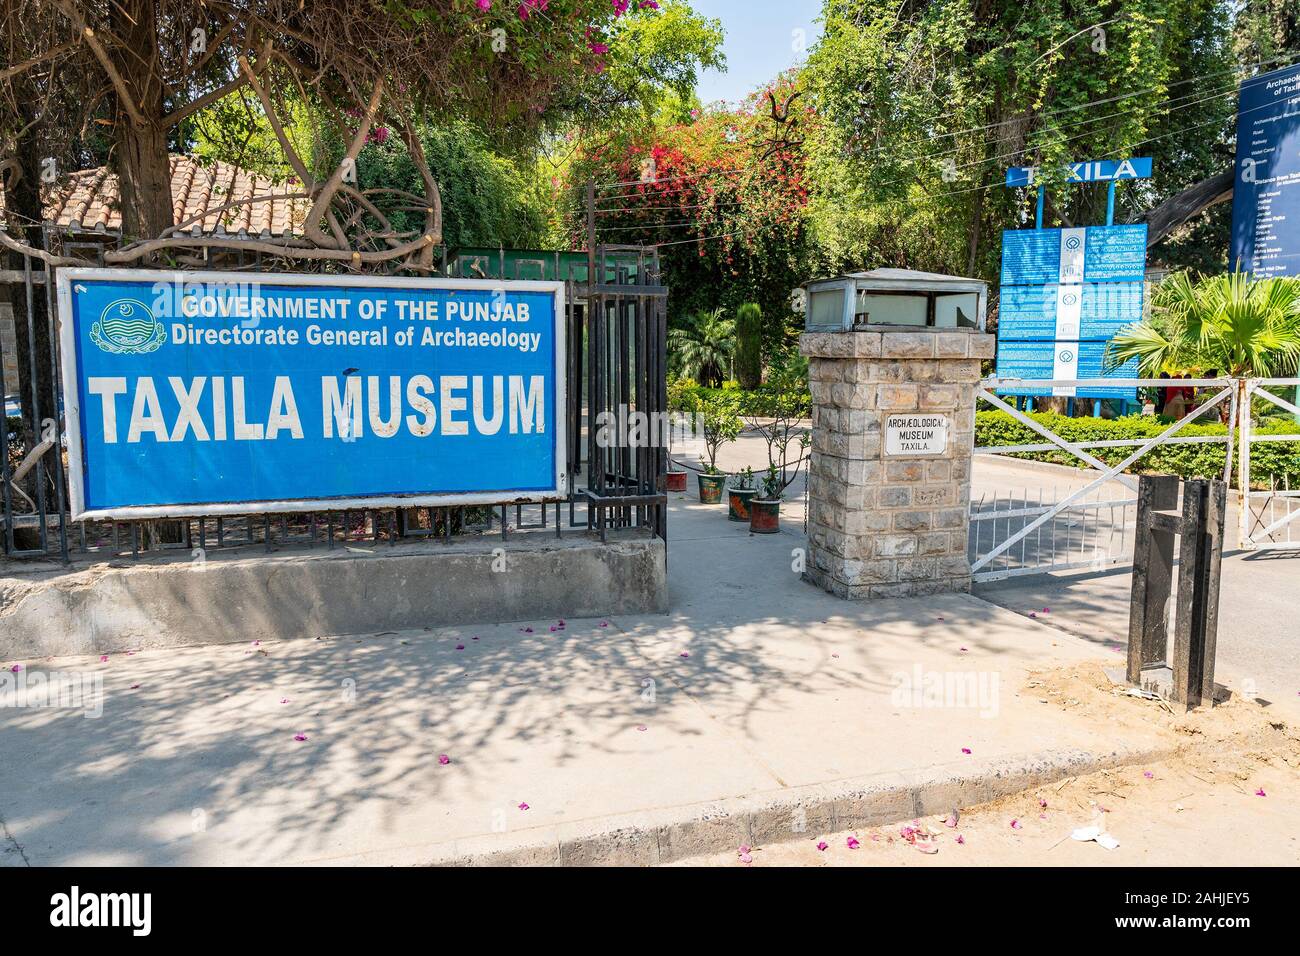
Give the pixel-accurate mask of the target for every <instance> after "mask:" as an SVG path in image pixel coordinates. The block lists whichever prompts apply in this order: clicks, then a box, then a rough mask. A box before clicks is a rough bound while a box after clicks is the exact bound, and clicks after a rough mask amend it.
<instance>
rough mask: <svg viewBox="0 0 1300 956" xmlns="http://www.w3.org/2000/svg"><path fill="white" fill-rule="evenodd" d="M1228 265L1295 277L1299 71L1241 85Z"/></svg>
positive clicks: (1299, 235) (1299, 242) (1299, 244)
mask: <svg viewBox="0 0 1300 956" xmlns="http://www.w3.org/2000/svg"><path fill="white" fill-rule="evenodd" d="M1236 163H1237V164H1236V179H1235V182H1234V183H1233V192H1232V246H1231V252H1230V255H1229V262H1228V265H1229V267H1230V268H1233V269H1240V270H1241V271H1243V272H1251V273H1254V274H1255V275H1257V276H1287V275H1300V65H1296V66H1290V67H1287V68H1286V69H1282V70H1275V71H1274V72H1272V73H1265V74H1264V75H1263V76H1257V77H1254V78H1253V79H1249V80H1246V81H1245V82H1243V83H1242V84H1241V98H1240V106H1239V107H1238V112H1237V160H1236Z"/></svg>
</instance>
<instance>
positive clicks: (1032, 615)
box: [1029, 611, 1038, 617]
mask: <svg viewBox="0 0 1300 956" xmlns="http://www.w3.org/2000/svg"><path fill="white" fill-rule="evenodd" d="M1029 616H1030V617H1038V615H1037V614H1035V613H1034V612H1033V611H1030V612H1029Z"/></svg>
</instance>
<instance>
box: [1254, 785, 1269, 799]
mask: <svg viewBox="0 0 1300 956" xmlns="http://www.w3.org/2000/svg"><path fill="white" fill-rule="evenodd" d="M1255 796H1257V797H1267V796H1268V794H1267V793H1265V792H1264V788H1263V787H1260V788H1259V789H1258V790H1256V791H1255Z"/></svg>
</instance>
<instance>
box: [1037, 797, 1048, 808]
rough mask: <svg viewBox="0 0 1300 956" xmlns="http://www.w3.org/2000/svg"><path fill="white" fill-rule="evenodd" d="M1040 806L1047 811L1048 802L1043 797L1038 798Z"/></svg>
mask: <svg viewBox="0 0 1300 956" xmlns="http://www.w3.org/2000/svg"><path fill="white" fill-rule="evenodd" d="M1038 805H1039V806H1040V807H1042V808H1043V809H1044V810H1046V809H1047V801H1046V800H1044V799H1043V798H1042V797H1039V798H1038Z"/></svg>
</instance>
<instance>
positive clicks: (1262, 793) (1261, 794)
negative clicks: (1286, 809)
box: [1255, 787, 1285, 802]
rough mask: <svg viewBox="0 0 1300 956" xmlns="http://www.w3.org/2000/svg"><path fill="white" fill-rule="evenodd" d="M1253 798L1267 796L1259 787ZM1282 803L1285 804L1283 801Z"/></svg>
mask: <svg viewBox="0 0 1300 956" xmlns="http://www.w3.org/2000/svg"><path fill="white" fill-rule="evenodd" d="M1255 796H1257V797H1267V796H1268V794H1267V793H1265V792H1264V788H1263V787H1260V788H1259V789H1258V790H1256V791H1255ZM1283 802H1285V801H1283Z"/></svg>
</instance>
